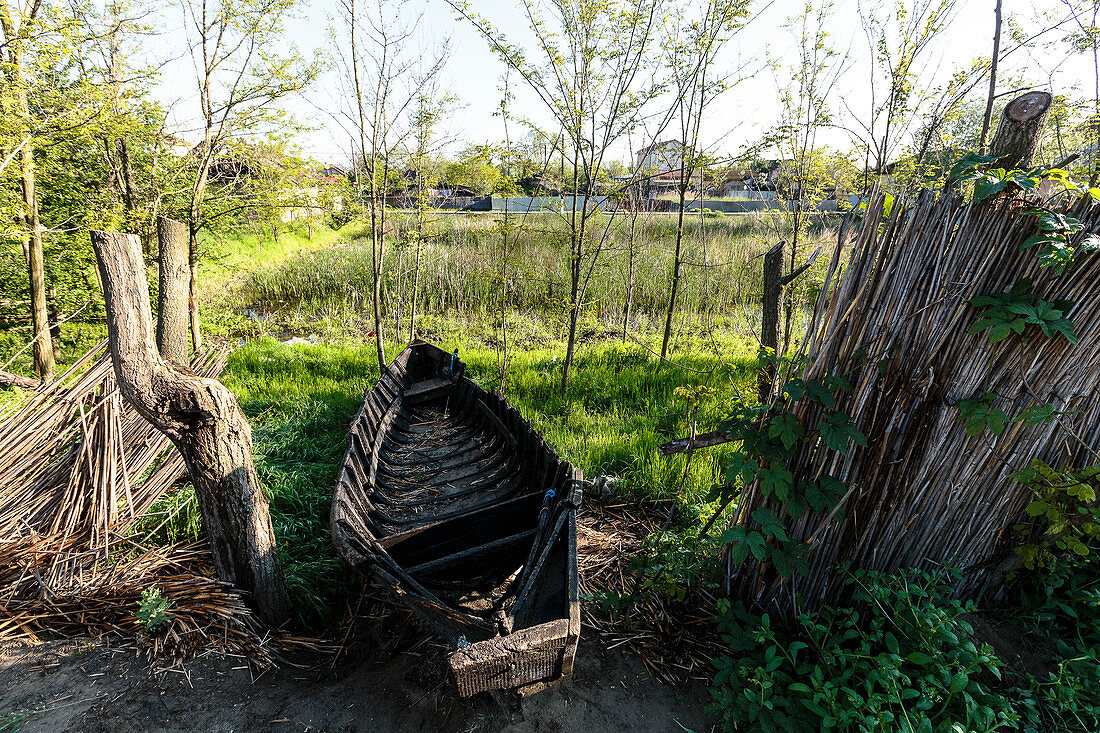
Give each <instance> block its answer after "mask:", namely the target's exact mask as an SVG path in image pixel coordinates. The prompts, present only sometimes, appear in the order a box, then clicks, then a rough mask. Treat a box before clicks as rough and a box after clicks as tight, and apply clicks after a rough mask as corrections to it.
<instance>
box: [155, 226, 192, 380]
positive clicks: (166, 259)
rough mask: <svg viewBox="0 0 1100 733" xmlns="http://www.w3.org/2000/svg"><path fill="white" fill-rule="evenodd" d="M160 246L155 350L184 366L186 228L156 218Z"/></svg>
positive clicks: (186, 276) (185, 338) (187, 273)
mask: <svg viewBox="0 0 1100 733" xmlns="http://www.w3.org/2000/svg"><path fill="white" fill-rule="evenodd" d="M157 241H158V242H159V245H160V257H159V260H160V262H159V264H160V267H159V270H160V288H159V291H158V293H157V349H158V350H160V355H161V356H162V357H164V358H165V359H167V360H168V361H173V362H175V363H177V364H183V365H186V364H187V362H188V359H187V355H188V353H189V350H188V348H187V296H188V287H189V283H190V277H191V271H190V270H189V269H188V265H187V225H186V224H184V223H182V222H179V221H176V220H174V219H169V218H168V217H166V216H158V217H157Z"/></svg>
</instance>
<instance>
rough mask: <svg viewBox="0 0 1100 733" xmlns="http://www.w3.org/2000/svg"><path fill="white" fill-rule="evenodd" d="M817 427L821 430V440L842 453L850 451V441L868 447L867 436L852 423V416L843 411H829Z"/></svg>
mask: <svg viewBox="0 0 1100 733" xmlns="http://www.w3.org/2000/svg"><path fill="white" fill-rule="evenodd" d="M817 429H818V430H819V431H820V432H821V440H822V442H824V443H825V445H827V446H828V447H830V448H832V449H833V450H835V451H837V452H838V453H841V454H846V453H847V452H848V444H849V441H851V442H854V443H856V444H857V445H860V446H863V447H864V448H866V447H867V438H866V436H864V435H863V433H861V432H860V431H859V430H858V429H857V428H856V427H855V425H854V424H853V423H852V418H850V417H848V416H847V415H845V414H844V413H843V412H830V413H827V414H826V415H825V416H824V418H823V419H822V420H820V421H819V422H818V423H817Z"/></svg>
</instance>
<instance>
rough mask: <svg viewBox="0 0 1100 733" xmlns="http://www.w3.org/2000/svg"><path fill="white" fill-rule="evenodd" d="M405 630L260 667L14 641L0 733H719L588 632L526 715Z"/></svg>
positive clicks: (689, 699) (680, 692)
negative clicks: (453, 669) (462, 684)
mask: <svg viewBox="0 0 1100 733" xmlns="http://www.w3.org/2000/svg"><path fill="white" fill-rule="evenodd" d="M406 626H407V624H406ZM404 628H405V627H401V630H400V631H398V630H396V629H391V631H392V632H393V633H392V634H391V635H390V636H391V639H396V640H397V642H396V643H394V644H387V643H379V642H380V641H381V640H380V639H374V640H373V641H372V640H370V639H360V640H358V641H356V642H355V643H353V644H351V645H350V646H349V647H348V648H347V650H346V656H347V657H348V659H347V660H346V661H342V662H341V663H340V664H338V665H337V666H336V670H335V671H333V670H332V669H331V657H327V658H322V659H318V658H314V659H312V660H305V661H306V662H307V663H308V664H306V665H303V666H302V667H300V668H295V667H291V666H284V667H281V668H279V669H275V670H270V671H267V672H264V673H262V674H259V673H254V672H252V671H250V669H249V667H248V664H247V663H246V661H245V660H244V659H241V658H235V657H229V656H223V655H218V654H207V655H205V656H200V657H198V658H196V659H193V660H191V661H189V662H187V663H185V664H182V665H179V664H177V665H176V666H170V665H166V664H164V663H154V664H153V665H152V666H150V664H149V663H148V661H147V660H145V659H144V658H143V657H142V656H141V655H140V654H139V653H138V652H137V651H136V650H134V649H133V648H132V647H123V648H119V647H117V646H116V647H112V646H111V645H110V643H108V642H106V641H95V640H55V641H45V642H38V643H32V642H26V641H7V642H3V643H0V732H3V733H9V732H11V731H17V730H18V731H23V732H24V733H34V732H35V731H49V732H50V733H59V732H61V731H66V732H70V731H71V732H76V731H80V732H87V733H115V732H116V731H135V730H144V731H196V730H201V731H212V732H214V731H217V732H224V733H229V732H233V733H237V732H240V731H276V732H280V731H287V732H288V733H289V732H290V731H332V732H336V731H340V732H344V731H433V732H434V731H454V732H465V731H469V732H471V733H473V732H481V731H494V732H495V731H507V732H508V733H531V732H534V731H579V732H581V733H596V732H599V731H619V730H624V731H683V730H690V731H696V732H697V733H702V731H710V730H711V729H712V727H711V724H710V723H709V722H708V721H707V719H706V717H705V716H704V715H703V713H702V708H703V706H704V705H705V704H706V701H707V695H706V690H705V688H704V687H703V686H702V685H701V684H699V683H691V684H688V685H686V686H683V687H681V688H678V689H673V688H670V687H667V686H665V685H663V684H662V683H660V682H658V681H656V680H655V679H654V678H653V677H652V676H651V675H650V674H649V672H647V671H646V669H645V667H644V665H643V664H642V662H641V660H640V659H638V658H637V657H634V656H630V655H628V653H626V652H623V651H621V650H618V649H612V650H608V649H604V648H603V647H602V646H601V644H600V642H599V640H598V638H593V637H594V636H595V634H594V633H591V632H590V633H589V634H588V636H583V635H582V638H581V643H580V649H579V650H578V654H577V661H576V668H575V675H574V677H573V679H572V680H569V681H566V682H563V683H562V684H560V685H558V686H556V687H554V688H551V689H549V690H546V691H544V692H541V693H539V694H537V695H534V696H532V697H530V698H527V699H525V700H523V701H522V703H521V708H520V711H519V712H518V713H516V712H510V711H507V710H506V706H502V705H501V704H500V703H498V702H497V701H496V700H494V699H493V698H492V697H491V696H489V695H480V696H476V697H473V698H470V699H468V700H464V699H461V698H459V697H458V696H457V694H456V692H455V690H454V687H453V685H452V684H451V683H450V682H449V681H448V680H447V678H446V675H445V674H444V671H443V667H442V664H441V662H440V661H439V660H440V654H439V651H440V649H439V648H438V647H437V646H436V645H435V643H434V642H433V641H432V640H431V638H430V637H426V636H424V635H423V634H420V633H416V634H415V635H414V636H413V638H412V639H410V638H409V634H408V633H406V632H405V630H404ZM298 661H299V663H301V662H302V661H303V660H298Z"/></svg>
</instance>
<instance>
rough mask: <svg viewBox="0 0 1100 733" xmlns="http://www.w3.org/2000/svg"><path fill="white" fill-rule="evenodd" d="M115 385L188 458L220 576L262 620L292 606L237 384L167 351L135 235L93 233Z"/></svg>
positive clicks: (283, 614)
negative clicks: (194, 370) (157, 330)
mask: <svg viewBox="0 0 1100 733" xmlns="http://www.w3.org/2000/svg"><path fill="white" fill-rule="evenodd" d="M91 237H92V248H93V249H94V250H95V255H96V261H97V263H98V265H99V273H100V277H101V279H102V282H103V299H104V302H105V306H106V310H107V335H108V339H109V342H110V347H111V357H112V361H113V362H114V368H115V375H116V376H117V378H118V384H119V388H120V389H121V391H122V395H123V396H124V397H125V398H126V400H127V401H128V402H129V403H130V404H132V405H133V406H134V408H135V409H136V410H137V411H138V412H139V413H141V415H142V416H143V417H145V419H147V420H148V421H149V422H150V423H152V424H153V425H154V426H155V427H156V428H157V429H158V430H160V431H161V432H163V433H164V434H165V435H167V436H168V438H169V439H170V440H171V441H172V442H173V443H174V444H175V446H176V448H178V449H179V452H180V454H181V455H182V456H183V459H184V462H185V463H186V464H187V471H188V473H189V474H190V476H191V482H192V484H194V486H195V496H196V497H197V499H198V503H199V508H200V509H201V511H202V519H203V526H204V528H205V529H206V536H207V538H208V540H209V542H210V550H211V553H212V554H213V556H214V568H215V570H216V571H217V574H218V577H219V578H221V579H222V580H224V581H226V582H228V583H231V584H233V585H234V586H236V587H237V588H240V589H241V590H244V591H246V592H248V594H249V597H248V599H247V600H248V603H249V605H250V606H252V607H253V608H254V609H255V610H256V611H257V613H258V614H259V615H260V617H261V618H263V619H264V620H265V621H267V622H268V623H271V624H278V623H281V622H283V621H285V620H286V619H287V618H288V616H289V614H290V600H289V595H288V593H287V588H286V581H285V579H284V577H283V568H282V562H281V561H280V559H279V548H278V543H277V542H276V541H275V534H274V532H273V531H272V528H271V516H270V514H269V512H268V503H267V499H266V498H265V497H264V494H263V491H262V490H261V488H260V481H259V478H258V477H257V475H256V468H255V466H254V465H253V463H252V431H251V429H250V428H249V425H248V421H247V420H246V419H245V417H244V413H242V412H241V408H240V406H239V405H238V404H237V400H236V398H235V397H234V396H233V393H232V392H230V391H229V390H228V389H226V388H225V386H224V385H222V384H221V383H220V382H218V381H217V380H214V379H205V378H203V377H197V376H194V375H192V374H189V373H186V372H184V371H183V370H182V369H181V368H180V367H178V366H176V365H175V364H172V363H171V362H169V361H166V360H164V359H163V358H162V357H161V355H160V354H159V353H158V352H157V349H156V346H155V344H154V340H153V332H152V320H153V319H152V313H151V310H150V307H149V287H148V285H147V284H146V280H145V266H144V263H143V261H142V257H141V241H140V239H139V238H138V237H137V236H136V235H133V234H116V233H113V232H92V233H91Z"/></svg>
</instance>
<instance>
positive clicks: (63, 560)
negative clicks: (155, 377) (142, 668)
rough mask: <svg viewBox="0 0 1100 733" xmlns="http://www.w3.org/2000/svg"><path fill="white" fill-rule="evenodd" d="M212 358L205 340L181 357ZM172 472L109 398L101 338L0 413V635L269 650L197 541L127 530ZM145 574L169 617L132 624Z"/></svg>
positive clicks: (266, 653)
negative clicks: (160, 624) (106, 637)
mask: <svg viewBox="0 0 1100 733" xmlns="http://www.w3.org/2000/svg"><path fill="white" fill-rule="evenodd" d="M224 366H225V358H224V354H222V353H221V352H213V351H210V352H206V353H204V354H201V355H198V356H196V358H195V359H194V361H193V362H192V364H191V368H192V369H193V370H194V371H195V372H196V373H198V374H201V375H203V376H207V377H216V376H217V375H218V374H220V373H221V371H222V369H223V368H224ZM183 473H184V463H183V459H182V458H181V457H180V455H179V453H178V452H176V450H175V448H174V447H173V446H172V445H171V443H170V441H169V440H168V439H167V438H166V437H165V436H164V435H163V434H162V433H161V432H160V431H158V430H157V429H156V428H154V427H153V426H152V425H151V424H150V423H149V422H148V421H146V420H145V418H143V417H141V416H140V415H139V414H138V413H137V412H136V411H135V410H134V409H133V408H132V407H131V406H130V405H129V404H128V403H127V402H126V401H125V400H123V399H122V396H121V394H120V393H119V390H118V387H117V384H116V382H115V375H114V370H113V366H112V363H111V357H110V354H109V353H108V351H107V349H106V346H105V344H101V345H100V346H98V347H96V348H94V349H92V350H91V351H89V352H88V353H87V354H85V355H84V356H83V357H81V358H80V359H79V360H78V361H77V362H76V363H75V364H73V365H72V366H71V367H70V368H69V369H68V370H67V371H66V372H65V373H64V374H62V375H61V376H60V377H58V378H57V379H56V380H55V381H54V382H51V383H49V384H46V385H43V386H41V387H40V388H39V389H38V390H37V391H35V392H34V393H32V394H31V395H29V396H28V397H27V398H26V399H24V400H23V401H22V402H21V403H19V404H17V405H15V406H13V407H12V408H11V409H9V410H8V411H7V412H6V413H5V414H3V415H0V638H3V637H6V636H11V635H24V636H31V637H34V636H35V635H36V634H37V633H40V632H42V631H52V632H55V633H64V634H82V635H92V636H97V635H100V634H103V633H120V634H123V635H127V636H135V635H138V636H139V638H141V639H142V640H143V643H144V644H145V645H146V647H147V649H148V650H149V651H150V652H151V653H154V654H157V655H161V654H168V655H170V656H188V655H190V654H191V653H193V652H195V651H197V650H198V649H199V648H200V647H202V646H207V645H214V646H219V647H221V648H223V649H226V650H229V651H238V652H248V653H249V655H250V657H251V658H253V659H255V660H257V661H259V662H261V663H264V662H271V661H273V659H274V657H273V656H272V655H273V652H272V651H271V650H270V649H269V648H268V646H267V645H266V644H265V643H264V642H263V641H262V637H261V630H260V626H259V624H258V623H257V622H256V621H255V620H254V619H253V617H252V614H251V612H250V611H249V609H248V608H247V607H246V606H245V605H244V603H243V601H242V599H241V596H240V594H239V592H237V591H236V590H234V589H233V588H231V587H230V586H228V585H226V584H224V583H221V582H219V581H216V580H212V579H211V578H212V576H213V574H214V573H213V569H212V566H211V563H210V554H209V551H208V550H207V549H206V548H205V546H204V545H186V546H182V545H174V546H168V547H146V546H144V545H143V544H142V543H141V539H140V538H139V537H136V536H134V535H135V533H134V532H133V530H134V528H135V525H136V524H137V522H138V521H139V520H140V519H141V518H142V517H143V516H145V515H146V514H147V512H148V511H149V510H150V509H151V508H152V506H153V505H154V504H155V503H156V502H157V500H158V499H160V498H161V497H162V496H163V495H164V494H165V492H167V491H168V490H169V489H170V488H171V487H172V486H173V485H175V484H176V483H177V482H178V481H179V479H180V478H181V477H182V476H183ZM151 587H156V588H157V589H158V590H159V591H160V593H161V597H162V598H165V599H167V600H169V601H170V602H171V607H170V611H169V612H170V613H171V615H172V618H171V622H170V623H169V624H167V625H166V627H165V628H164V629H163V630H162V631H161V632H160V633H157V634H155V635H152V634H149V635H140V634H139V632H142V631H144V629H143V628H142V624H141V622H140V621H139V620H138V618H137V617H136V615H135V611H136V610H137V609H138V606H139V603H140V602H141V597H142V592H143V591H145V590H146V589H148V588H151Z"/></svg>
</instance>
